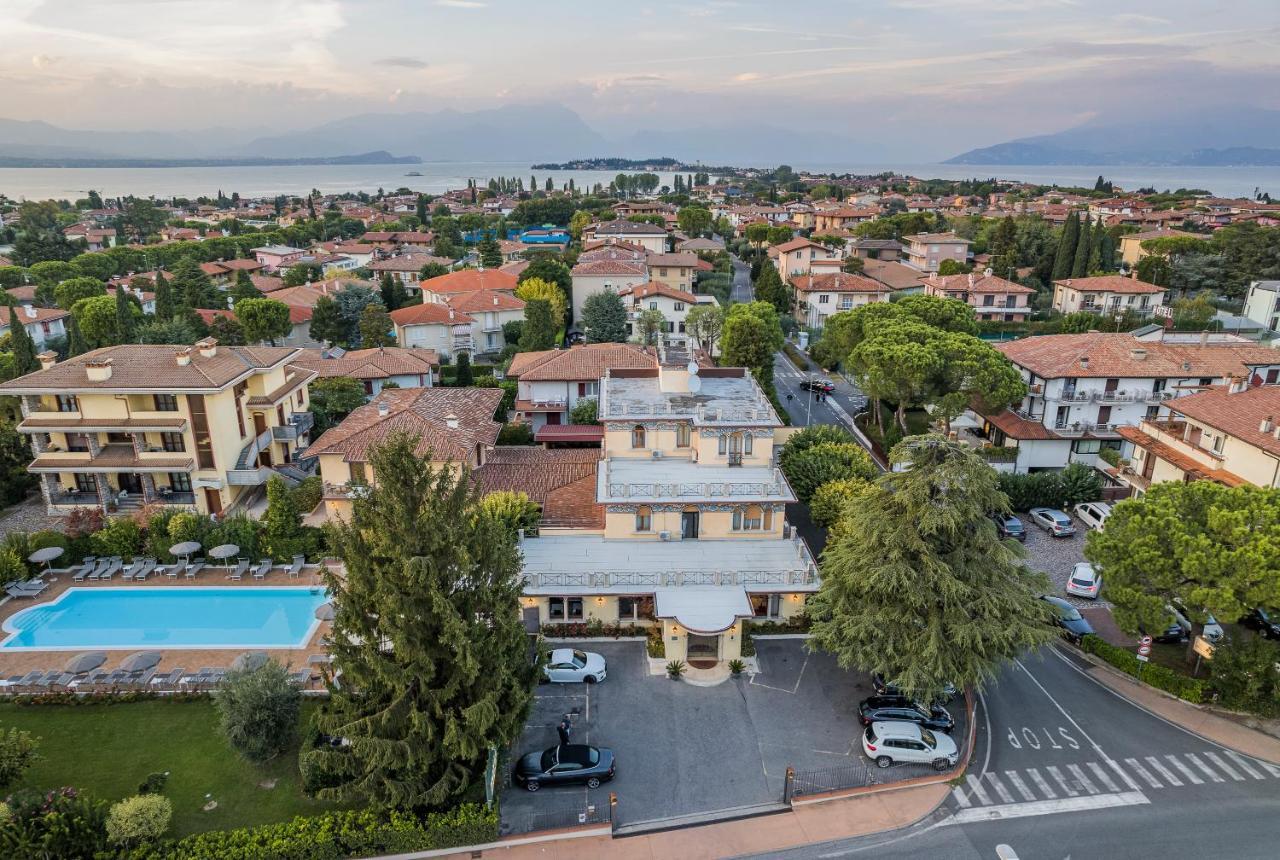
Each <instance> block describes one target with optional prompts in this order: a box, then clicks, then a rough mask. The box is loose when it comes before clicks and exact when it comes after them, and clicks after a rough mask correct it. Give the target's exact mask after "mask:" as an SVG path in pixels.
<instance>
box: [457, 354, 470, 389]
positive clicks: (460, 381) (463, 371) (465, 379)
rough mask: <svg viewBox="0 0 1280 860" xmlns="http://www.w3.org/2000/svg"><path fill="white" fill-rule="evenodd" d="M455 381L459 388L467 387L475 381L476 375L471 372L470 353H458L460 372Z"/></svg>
mask: <svg viewBox="0 0 1280 860" xmlns="http://www.w3.org/2000/svg"><path fill="white" fill-rule="evenodd" d="M454 382H455V383H456V384H457V386H458V387H459V388H465V387H467V386H469V385H471V384H473V383H474V382H475V376H474V375H473V374H472V373H471V355H470V353H466V352H460V353H458V373H457V376H456V377H455V378H454Z"/></svg>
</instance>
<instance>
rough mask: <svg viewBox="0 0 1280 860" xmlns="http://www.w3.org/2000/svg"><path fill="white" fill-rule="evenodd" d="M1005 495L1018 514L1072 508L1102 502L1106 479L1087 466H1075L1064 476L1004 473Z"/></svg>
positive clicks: (1048, 473) (1001, 485) (1064, 470)
mask: <svg viewBox="0 0 1280 860" xmlns="http://www.w3.org/2000/svg"><path fill="white" fill-rule="evenodd" d="M999 481H1000V489H1001V491H1002V492H1003V493H1004V494H1005V495H1006V496H1008V497H1009V506H1010V507H1011V508H1013V509H1014V510H1015V511H1026V510H1029V509H1031V508H1068V507H1070V506H1072V505H1074V504H1077V503H1079V502H1092V501H1095V500H1097V499H1100V498H1102V476H1101V475H1100V474H1098V470H1097V469H1094V468H1092V467H1090V466H1086V465H1084V464H1083V463H1072V464H1071V465H1070V466H1067V468H1065V469H1063V470H1062V471H1061V472H1032V473H1030V474H1025V475H1014V474H1010V473H1008V472H1002V473H1001V474H1000V477H999Z"/></svg>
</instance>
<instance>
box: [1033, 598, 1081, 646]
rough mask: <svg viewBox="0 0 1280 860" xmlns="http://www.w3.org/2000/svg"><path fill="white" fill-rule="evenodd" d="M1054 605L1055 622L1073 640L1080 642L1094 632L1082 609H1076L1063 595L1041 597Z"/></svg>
mask: <svg viewBox="0 0 1280 860" xmlns="http://www.w3.org/2000/svg"><path fill="white" fill-rule="evenodd" d="M1040 599H1041V600H1043V601H1044V602H1045V603H1048V604H1049V605H1050V606H1052V607H1053V610H1054V613H1053V622H1054V623H1055V624H1057V625H1058V626H1059V627H1061V628H1062V631H1063V633H1064V634H1065V635H1066V637H1067V638H1068V639H1070V640H1071V641H1072V642H1079V641H1080V640H1081V639H1083V638H1084V637H1086V636H1088V635H1089V634H1090V633H1092V632H1093V628H1092V627H1090V626H1089V622H1088V621H1085V620H1084V616H1083V615H1081V614H1080V610H1078V609H1076V608H1075V607H1074V606H1072V605H1071V604H1070V603H1068V602H1067V601H1065V600H1063V599H1062V598H1061V597H1054V596H1053V595H1052V594H1046V595H1044V596H1043V597H1041V598H1040Z"/></svg>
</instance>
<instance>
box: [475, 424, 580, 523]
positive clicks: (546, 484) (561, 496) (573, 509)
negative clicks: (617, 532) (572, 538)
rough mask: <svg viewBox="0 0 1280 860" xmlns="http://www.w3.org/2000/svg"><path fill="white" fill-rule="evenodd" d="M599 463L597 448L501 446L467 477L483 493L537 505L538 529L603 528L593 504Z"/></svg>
mask: <svg viewBox="0 0 1280 860" xmlns="http://www.w3.org/2000/svg"><path fill="white" fill-rule="evenodd" d="M561 426H562V427H577V426H581V425H576V424H567V425H561ZM590 429H594V430H601V429H602V428H599V427H592V428H590ZM599 462H600V450H599V449H598V448H596V449H592V448H565V449H555V450H547V449H545V448H534V447H528V446H502V447H498V448H494V449H493V451H491V452H490V453H489V456H488V459H487V460H486V461H485V464H484V465H483V466H481V467H480V468H478V469H476V470H475V471H474V472H472V473H471V477H472V480H473V481H475V483H476V485H477V486H478V487H479V488H480V491H481V492H483V493H496V492H499V491H503V490H506V491H510V492H517V493H524V494H525V495H527V496H528V497H529V498H530V499H531V500H533V501H534V502H537V503H538V504H539V505H541V506H542V525H543V526H546V527H561V528H566V527H567V528H603V527H604V506H603V505H599V504H597V503H596V465H597V464H598V463H599Z"/></svg>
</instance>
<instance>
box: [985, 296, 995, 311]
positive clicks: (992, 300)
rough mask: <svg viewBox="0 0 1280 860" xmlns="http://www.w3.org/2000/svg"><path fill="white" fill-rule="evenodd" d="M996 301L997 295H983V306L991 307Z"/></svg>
mask: <svg viewBox="0 0 1280 860" xmlns="http://www.w3.org/2000/svg"><path fill="white" fill-rule="evenodd" d="M995 303H996V297H995V296H983V297H982V306H983V307H986V308H989V307H991V306H992V305H994V304H995Z"/></svg>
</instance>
